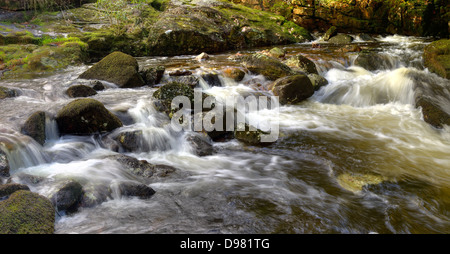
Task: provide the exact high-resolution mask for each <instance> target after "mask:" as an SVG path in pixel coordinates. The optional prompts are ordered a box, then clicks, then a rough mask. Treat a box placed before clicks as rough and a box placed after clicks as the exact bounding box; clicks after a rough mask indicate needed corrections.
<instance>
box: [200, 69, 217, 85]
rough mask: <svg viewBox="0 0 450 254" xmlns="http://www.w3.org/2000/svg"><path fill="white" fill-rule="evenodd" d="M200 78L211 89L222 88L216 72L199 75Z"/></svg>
mask: <svg viewBox="0 0 450 254" xmlns="http://www.w3.org/2000/svg"><path fill="white" fill-rule="evenodd" d="M200 77H202V79H203V80H204V81H205V82H206V83H207V84H208V85H209V86H211V87H213V86H222V82H221V81H220V78H219V73H217V72H209V73H202V74H200Z"/></svg>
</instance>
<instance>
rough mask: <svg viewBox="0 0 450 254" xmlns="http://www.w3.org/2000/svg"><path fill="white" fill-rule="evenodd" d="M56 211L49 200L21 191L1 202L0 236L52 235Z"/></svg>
mask: <svg viewBox="0 0 450 254" xmlns="http://www.w3.org/2000/svg"><path fill="white" fill-rule="evenodd" d="M54 225H55V210H54V208H53V205H52V203H51V202H50V200H48V199H47V198H45V197H43V196H41V195H38V194H36V193H32V192H30V191H25V190H20V191H16V192H14V193H13V194H12V195H11V196H9V198H8V199H7V200H5V201H0V234H52V233H53V232H54V228H55V226H54Z"/></svg>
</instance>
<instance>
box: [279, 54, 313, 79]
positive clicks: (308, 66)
mask: <svg viewBox="0 0 450 254" xmlns="http://www.w3.org/2000/svg"><path fill="white" fill-rule="evenodd" d="M285 64H286V65H287V66H289V67H291V68H292V69H293V70H296V71H301V72H304V73H315V74H318V72H317V68H316V64H315V63H314V62H313V61H311V60H309V59H308V58H307V57H305V56H303V55H296V56H293V57H290V58H289V59H287V60H286V61H285Z"/></svg>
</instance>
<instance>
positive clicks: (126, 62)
mask: <svg viewBox="0 0 450 254" xmlns="http://www.w3.org/2000/svg"><path fill="white" fill-rule="evenodd" d="M79 78H82V79H99V80H105V81H108V82H111V83H114V84H116V85H118V86H119V87H121V88H133V87H140V86H143V85H145V83H144V80H143V79H142V77H141V75H139V65H138V63H137V61H136V59H134V57H132V56H130V55H128V54H124V53H122V52H114V53H111V54H109V55H108V56H106V57H105V58H103V59H102V60H101V61H100V62H98V63H96V64H94V65H93V66H92V67H91V68H89V69H88V70H87V71H85V72H84V73H82V74H81V75H80V76H79Z"/></svg>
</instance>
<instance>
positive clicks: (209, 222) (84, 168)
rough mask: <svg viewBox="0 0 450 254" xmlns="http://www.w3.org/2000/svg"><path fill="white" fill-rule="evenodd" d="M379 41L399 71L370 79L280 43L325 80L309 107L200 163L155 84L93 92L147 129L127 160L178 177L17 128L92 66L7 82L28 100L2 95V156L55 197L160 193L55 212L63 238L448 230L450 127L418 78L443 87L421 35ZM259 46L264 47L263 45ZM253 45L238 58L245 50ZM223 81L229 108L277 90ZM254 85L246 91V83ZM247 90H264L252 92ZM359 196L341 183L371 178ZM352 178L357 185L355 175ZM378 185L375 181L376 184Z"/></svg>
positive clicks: (266, 117) (260, 80)
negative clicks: (72, 183) (417, 91)
mask: <svg viewBox="0 0 450 254" xmlns="http://www.w3.org/2000/svg"><path fill="white" fill-rule="evenodd" d="M377 39H378V40H379V41H378V42H377V43H364V42H359V41H356V43H358V44H359V45H360V46H361V47H376V48H377V49H378V50H379V52H380V54H385V55H386V56H387V57H388V58H389V59H390V61H391V62H390V64H391V66H394V67H392V68H389V69H386V68H384V67H383V66H380V70H377V71H372V72H371V71H367V70H365V69H363V68H361V67H358V66H354V65H353V62H354V59H355V58H356V55H357V53H345V54H344V53H337V52H335V50H336V49H337V48H336V47H334V46H332V45H327V44H326V43H325V44H323V45H322V47H321V48H312V47H311V44H310V43H309V44H298V45H289V46H285V49H286V50H287V51H288V54H289V55H293V54H298V53H302V54H304V55H305V56H308V57H310V58H311V59H312V60H314V62H315V63H316V65H317V67H318V69H319V72H320V74H322V75H323V76H324V77H325V78H326V79H327V80H328V82H329V85H327V86H325V87H323V88H321V89H320V90H319V91H316V93H315V94H314V95H313V96H312V97H311V98H310V99H308V100H307V101H305V102H303V103H301V104H299V105H294V106H282V107H280V108H279V109H277V110H266V111H264V112H260V114H259V117H260V118H261V119H260V120H262V121H269V122H276V123H279V125H280V137H279V139H278V140H277V142H276V143H274V144H271V145H269V146H264V147H257V146H249V145H244V144H242V143H240V142H239V141H237V140H235V139H232V140H226V141H224V142H215V143H214V149H215V153H214V154H213V155H211V156H205V157H199V156H196V155H195V153H194V152H193V148H192V147H191V146H190V144H189V143H188V142H187V141H186V133H178V132H174V131H173V130H172V129H171V128H170V121H169V119H168V118H167V117H166V116H165V115H163V114H161V113H159V112H157V111H156V110H155V108H154V107H153V104H152V93H153V92H154V91H155V90H156V88H148V87H143V88H138V89H119V88H117V87H115V85H114V84H107V85H108V89H106V90H104V91H101V92H99V93H98V95H96V96H94V97H93V98H94V99H96V100H99V101H101V102H102V103H104V104H105V106H106V107H107V108H108V109H109V110H111V111H113V112H116V113H118V112H121V113H120V115H121V117H122V118H123V119H125V120H126V121H124V122H125V126H124V127H122V128H120V129H118V130H115V131H114V132H113V133H112V134H111V135H112V136H114V135H118V134H120V133H121V132H123V131H130V130H141V131H142V132H143V140H142V144H141V149H140V150H139V151H138V152H135V153H126V154H127V155H130V156H133V157H136V158H138V159H145V160H147V161H149V162H151V163H155V164H165V165H170V166H174V167H175V168H177V169H179V171H178V172H177V173H175V174H173V175H169V176H168V177H161V178H157V179H152V180H144V179H141V178H139V177H137V176H134V175H131V174H130V173H128V172H127V171H125V170H124V169H123V168H122V166H121V165H120V164H119V163H118V162H117V161H115V160H113V159H111V158H106V157H108V156H109V155H114V154H117V153H116V152H113V151H111V150H108V149H106V148H104V146H102V145H101V142H100V140H99V138H98V137H96V136H92V137H74V136H64V137H61V138H59V136H58V135H57V128H55V124H54V121H53V122H52V121H48V123H47V127H48V130H49V131H48V133H47V137H48V140H47V142H46V144H45V145H44V146H43V147H42V146H40V145H39V144H37V143H35V142H34V141H33V140H31V139H30V138H27V137H25V136H23V135H21V134H19V133H20V126H21V125H22V124H23V122H24V121H25V120H26V119H27V117H28V116H29V115H30V114H31V113H32V112H35V111H37V110H44V111H47V112H49V113H50V114H53V115H56V113H57V112H58V110H59V109H61V108H62V107H63V106H64V105H66V104H67V103H68V102H69V101H71V100H72V99H70V98H68V97H67V96H66V95H65V90H66V89H67V88H68V87H69V86H71V85H73V84H77V83H79V82H86V81H83V80H78V79H77V76H78V75H79V74H81V73H82V72H83V71H84V70H86V69H87V68H88V67H87V66H82V67H74V68H69V69H67V70H65V71H63V72H61V73H57V74H52V75H50V76H46V77H38V78H35V79H32V80H13V81H2V84H1V85H2V86H7V87H16V88H19V89H20V91H21V96H19V97H17V98H13V99H5V100H2V101H0V106H1V111H0V119H1V121H0V129H1V131H2V132H1V133H0V141H2V140H3V141H4V140H9V141H11V140H13V143H14V144H16V146H17V147H16V148H15V149H13V150H12V151H10V152H8V153H7V154H8V159H9V160H10V164H11V168H12V170H11V174H12V178H13V180H16V181H19V180H20V177H18V176H19V175H20V174H21V173H27V174H30V175H34V176H40V177H44V178H45V179H46V181H44V182H43V183H41V184H36V185H30V188H31V190H32V191H35V192H38V193H40V194H42V195H49V193H51V190H52V188H54V185H55V183H57V182H58V180H59V179H77V180H78V181H79V182H80V183H81V184H82V185H83V186H84V187H85V188H88V187H92V186H97V187H99V188H103V187H107V186H113V185H114V184H115V183H117V182H120V181H135V182H143V183H145V184H148V185H149V186H150V187H152V188H153V189H154V190H155V191H156V194H155V195H153V196H152V197H151V198H150V199H148V200H142V199H138V198H130V197H122V196H121V195H120V193H118V194H116V195H113V197H112V198H110V199H108V200H107V201H106V202H103V203H101V204H99V205H97V206H95V207H91V208H81V209H80V210H79V211H78V212H76V213H74V214H71V215H64V214H63V215H62V216H58V219H57V222H56V233H371V232H377V233H450V219H449V208H450V129H449V128H448V127H445V128H444V129H442V130H438V129H435V128H433V127H431V126H430V125H429V124H427V123H425V122H424V121H423V119H422V118H423V117H422V113H421V111H420V109H417V108H415V106H414V90H413V89H414V82H415V81H414V79H413V78H412V77H414V75H420V76H426V77H429V79H427V80H432V81H433V82H441V83H442V84H445V85H448V80H444V79H441V78H439V77H437V76H436V75H434V74H431V73H429V72H428V71H427V70H424V68H423V66H422V64H421V62H422V60H421V50H422V49H423V47H424V46H425V45H426V43H427V42H426V40H424V39H423V38H412V37H402V36H390V37H384V38H383V37H379V38H377ZM255 50H256V49H255ZM251 52H253V51H246V52H241V53H251ZM235 53H236V52H229V53H226V54H217V55H212V56H211V57H212V59H211V60H208V61H204V62H198V61H197V60H195V56H179V57H173V58H165V57H160V58H139V59H138V60H139V62H140V65H141V66H149V65H165V66H166V68H167V69H168V70H171V69H174V68H182V69H190V70H192V71H193V72H194V73H197V74H199V73H201V72H204V71H209V70H221V69H223V68H224V67H226V66H237V63H235V62H233V61H230V60H228V57H229V56H230V55H232V54H235ZM221 81H222V86H220V87H212V88H211V87H209V86H208V85H207V84H206V85H205V83H202V86H203V87H204V88H206V90H205V91H206V92H207V93H209V94H212V95H214V96H216V97H217V98H218V99H219V100H225V99H226V98H227V97H228V96H232V95H249V94H252V93H256V92H258V93H260V94H261V93H262V94H269V95H270V92H268V91H267V89H266V88H267V87H268V86H269V84H270V81H267V80H266V79H265V78H264V77H262V76H254V75H247V76H246V77H245V79H244V80H243V81H242V82H240V83H235V82H232V81H230V80H228V79H225V78H223V77H221ZM249 84H250V85H249ZM252 84H261V85H262V86H259V88H258V91H255V90H254V89H255V87H254V86H252ZM367 176H368V177H375V178H377V179H379V181H377V182H376V183H372V182H370V181H368V184H365V185H364V184H363V186H362V188H360V189H357V190H355V189H351V188H349V187H348V186H347V185H346V184H345V179H353V180H355V179H361V177H362V178H364V177H367ZM352 177H353V178H352ZM370 183H372V184H370Z"/></svg>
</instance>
